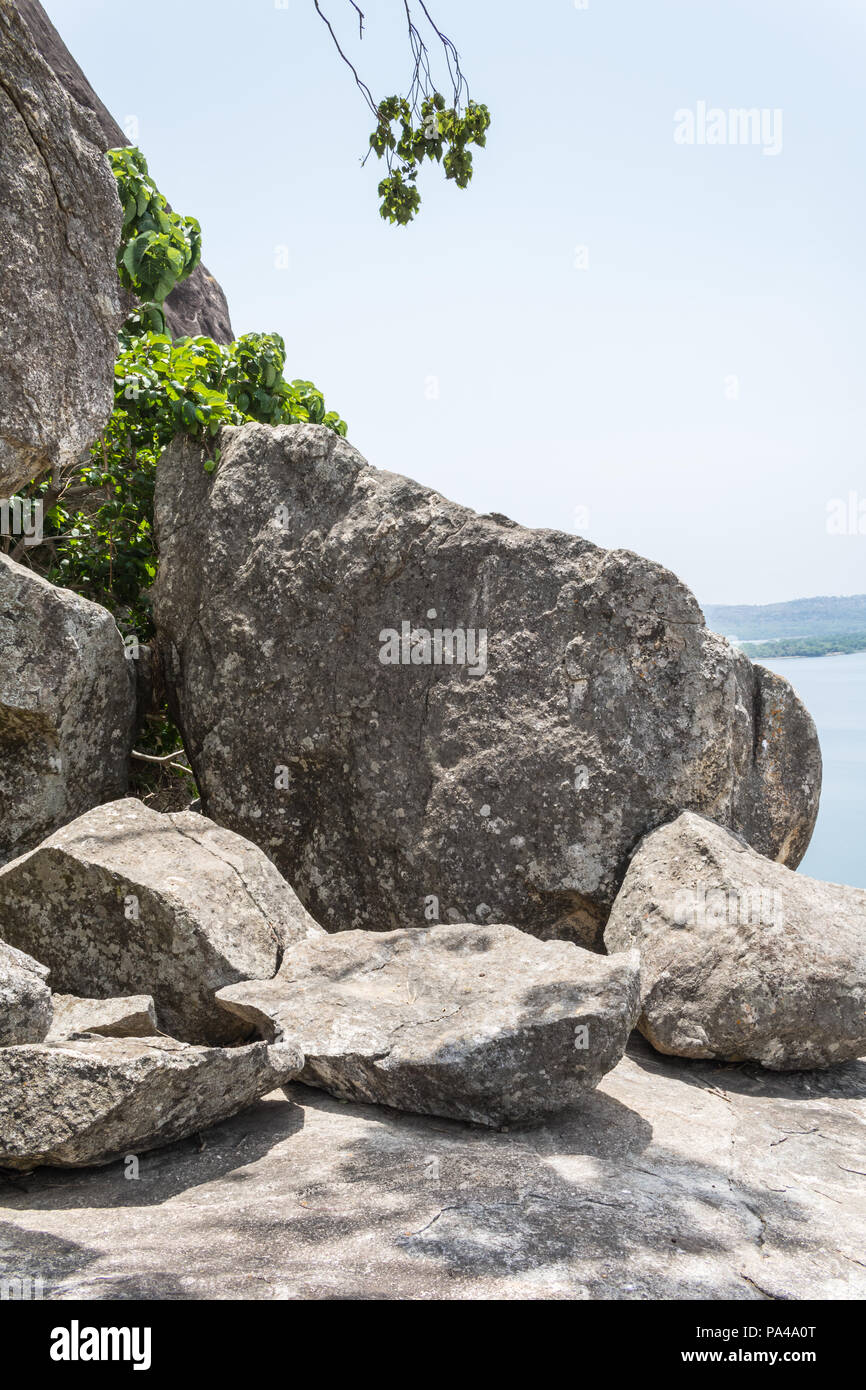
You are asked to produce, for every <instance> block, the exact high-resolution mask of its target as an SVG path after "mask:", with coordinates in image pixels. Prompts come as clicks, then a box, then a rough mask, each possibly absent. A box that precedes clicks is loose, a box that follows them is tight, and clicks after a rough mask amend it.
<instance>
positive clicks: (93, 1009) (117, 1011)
mask: <svg viewBox="0 0 866 1390" xmlns="http://www.w3.org/2000/svg"><path fill="white" fill-rule="evenodd" d="M53 1002H54V1021H53V1023H52V1025H51V1030H50V1032H49V1033H48V1035H47V1036H48V1041H49V1042H57V1041H59V1040H60V1039H61V1038H70V1037H72V1035H73V1033H99V1034H100V1035H101V1036H102V1037H104V1038H150V1037H153V1036H154V1035H155V1034H156V1033H158V1032H159V1029H158V1028H157V1026H156V1008H155V1006H154V1002H153V999H152V998H151V997H150V995H149V994H127V995H123V996H122V997H121V998H118V999H79V998H78V996H77V995H75V994H55V995H54V1000H53Z"/></svg>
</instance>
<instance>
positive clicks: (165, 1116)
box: [0, 1037, 303, 1171]
mask: <svg viewBox="0 0 866 1390" xmlns="http://www.w3.org/2000/svg"><path fill="white" fill-rule="evenodd" d="M302 1065H303V1057H302V1056H301V1053H300V1052H299V1051H298V1049H297V1048H296V1047H294V1046H293V1045H292V1044H291V1043H279V1044H276V1045H273V1046H269V1045H268V1044H267V1043H253V1044H252V1045H251V1046H248V1047H235V1048H215V1047H189V1046H188V1045H187V1044H186V1043H181V1042H177V1041H176V1040H175V1039H174V1038H100V1037H88V1038H77V1039H75V1040H74V1041H67V1042H56V1043H55V1042H52V1043H40V1044H28V1045H25V1046H22V1047H5V1048H0V1168H14V1169H19V1170H25V1171H29V1170H30V1169H32V1168H38V1167H41V1166H42V1165H44V1164H51V1165H54V1166H57V1167H62V1168H83V1167H86V1166H88V1165H89V1164H99V1163H110V1162H111V1161H112V1159H115V1158H119V1157H122V1156H126V1155H128V1154H138V1153H142V1152H144V1151H145V1150H147V1149H154V1148H157V1147H158V1146H159V1145H161V1144H170V1143H172V1142H173V1141H174V1140H176V1139H183V1138H185V1137H186V1136H187V1135H189V1134H196V1133H198V1131H199V1130H202V1129H205V1128H207V1126H208V1125H212V1124H216V1123H217V1122H218V1121H219V1120H224V1119H226V1118H227V1117H228V1116H229V1115H235V1114H237V1112H238V1111H239V1110H243V1109H244V1107H245V1106H247V1105H251V1104H252V1102H253V1101H255V1100H257V1099H258V1098H259V1096H263V1095H266V1094H267V1092H268V1091H273V1090H275V1089H276V1088H277V1087H280V1086H285V1085H286V1084H287V1082H289V1081H290V1080H291V1079H292V1078H293V1077H294V1076H296V1075H297V1073H298V1071H299V1070H300V1068H301V1066H302Z"/></svg>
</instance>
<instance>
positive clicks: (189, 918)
mask: <svg viewBox="0 0 866 1390" xmlns="http://www.w3.org/2000/svg"><path fill="white" fill-rule="evenodd" d="M320 930H321V929H320V928H319V927H317V926H316V924H315V923H314V922H313V921H312V919H311V918H310V916H309V914H308V913H307V912H306V911H305V910H304V908H303V907H302V906H301V904H300V903H299V902H298V900H297V898H296V897H295V895H294V893H293V892H292V890H291V888H290V887H289V885H288V884H287V883H285V882H284V880H283V879H282V878H281V877H280V875H279V873H278V872H277V870H276V869H275V868H274V866H273V864H271V863H270V861H269V860H268V859H267V858H266V856H265V855H264V854H262V852H261V850H258V849H256V847H255V845H251V844H248V843H246V842H245V841H244V840H241V839H240V838H239V837H238V836H237V835H233V834H232V833H231V832H230V831H227V830H221V829H220V828H219V827H218V826H215V825H213V824H212V823H211V822H210V821H208V820H206V819H205V818H204V817H203V816H198V815H195V814H194V813H193V812H190V811H178V812H175V813H174V814H172V815H160V813H159V812H158V811H151V810H149V809H148V808H147V807H146V806H144V805H143V804H142V803H141V802H140V801H134V800H132V799H130V800H123V801H114V802H111V803H110V804H109V805H107V806H100V807H98V808H96V809H95V810H93V811H91V812H89V813H88V814H87V815H86V816H81V817H79V819H78V820H76V821H74V822H73V823H72V825H68V826H66V827H65V828H64V829H63V830H60V831H58V832H57V834H55V835H52V836H51V837H50V838H49V839H48V840H46V841H45V842H44V844H42V845H40V846H39V848H38V849H36V850H33V851H32V853H30V854H26V855H23V856H22V857H21V858H19V859H16V860H14V861H13V862H12V863H11V864H8V865H7V866H6V867H5V868H4V869H2V870H0V936H2V937H3V938H4V939H5V940H7V941H9V942H11V944H12V945H13V946H17V947H19V949H21V950H28V949H29V950H30V951H31V952H32V953H33V954H34V955H35V956H36V957H37V959H41V960H43V961H44V963H45V964H46V965H48V966H49V968H50V970H51V983H52V985H53V986H54V988H55V989H57V990H60V991H62V992H63V993H65V994H76V995H80V996H84V997H85V998H86V997H90V996H93V997H97V998H109V997H111V996H114V995H118V994H124V993H135V994H150V995H152V996H153V998H154V1001H155V1003H156V1009H157V1013H158V1016H159V1020H160V1026H161V1027H162V1029H163V1030H164V1031H165V1032H167V1033H171V1034H172V1035H174V1036H176V1037H179V1038H181V1039H183V1040H184V1041H186V1042H208V1043H228V1042H233V1041H236V1040H237V1039H238V1038H241V1037H243V1036H244V1029H243V1027H242V1026H241V1025H240V1023H239V1022H238V1020H237V1019H233V1018H231V1017H230V1016H229V1015H228V1014H227V1013H226V1012H225V1010H223V1009H220V1008H219V1007H218V1006H217V1005H215V1004H214V1002H213V992H214V990H216V989H219V988H220V986H222V985H228V984H233V983H235V982H236V981H238V980H245V979H250V978H264V977H268V976H270V975H273V974H274V972H275V971H276V970H277V968H278V966H279V964H280V959H281V956H282V952H283V949H284V948H285V946H286V945H287V944H289V943H290V942H293V941H301V940H304V939H305V938H306V937H307V936H310V935H314V934H316V933H318V932H320ZM247 1031H249V1030H247Z"/></svg>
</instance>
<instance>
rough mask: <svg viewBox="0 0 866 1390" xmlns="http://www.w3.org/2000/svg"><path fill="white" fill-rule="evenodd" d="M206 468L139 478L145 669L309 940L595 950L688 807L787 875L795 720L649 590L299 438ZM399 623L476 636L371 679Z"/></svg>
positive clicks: (755, 678) (231, 433)
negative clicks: (546, 939) (444, 928)
mask: <svg viewBox="0 0 866 1390" xmlns="http://www.w3.org/2000/svg"><path fill="white" fill-rule="evenodd" d="M221 449H222V458H221V461H220V463H219V466H218V468H217V469H216V472H215V473H213V474H208V473H206V472H205V471H204V469H203V467H202V460H201V455H200V452H199V451H198V450H197V449H196V448H195V447H194V446H192V445H190V444H188V443H186V442H185V441H180V440H178V441H176V442H175V444H174V445H172V447H171V448H170V449H169V450H168V451H167V453H166V454H165V455H163V458H162V459H161V461H160V464H159V469H158V479H157V501H156V521H157V528H158V534H159V548H160V572H159V578H158V580H157V584H156V588H155V596H154V611H155V617H156V622H157V628H158V643H159V647H160V652H161V658H162V665H163V669H164V672H165V675H166V680H167V685H168V688H169V692H170V697H171V700H172V702H173V709H174V712H175V715H176V718H177V720H178V722H179V724H180V726H181V728H182V729H183V732H184V736H185V745H186V749H187V752H188V754H189V757H190V759H191V762H192V765H193V768H194V769H195V774H196V781H197V784H198V786H199V788H200V790H201V794H202V803H203V806H204V809H205V811H206V813H207V814H208V815H209V816H211V817H213V819H214V820H216V821H218V822H219V823H220V824H224V825H228V826H230V827H231V828H232V829H233V830H236V831H238V832H239V833H240V834H243V835H245V836H247V837H248V838H250V839H252V840H255V841H256V843H258V844H260V845H261V846H262V848H263V849H265V850H266V852H267V853H268V854H269V855H270V856H271V857H272V858H273V859H274V862H275V863H276V864H277V865H278V867H279V868H280V869H281V870H282V872H283V873H284V874H285V875H286V877H287V878H288V879H289V880H290V882H291V883H292V884H293V886H294V887H295V889H296V891H297V892H298V894H299V896H300V898H301V900H302V901H303V902H304V903H305V904H306V905H307V907H309V909H310V911H311V912H312V913H313V915H314V916H315V917H316V919H317V920H318V921H320V922H321V923H322V924H323V925H324V926H325V927H327V928H328V929H329V930H331V929H339V930H343V929H347V928H361V927H363V928H372V929H374V930H391V929H395V928H401V927H404V926H414V925H418V926H423V925H424V924H425V922H430V921H435V920H437V914H438V920H440V921H452V922H453V921H458V922H460V921H477V922H483V923H489V922H502V921H505V922H511V923H513V924H515V925H516V926H519V927H522V928H525V929H526V930H529V931H532V932H534V933H536V934H538V935H542V936H545V935H555V936H562V937H568V938H571V939H574V940H577V941H580V942H582V943H586V944H594V945H597V944H598V940H599V937H600V932H601V929H602V927H603V923H604V921H605V920H606V917H607V914H608V912H609V910H610V907H611V905H612V903H613V899H614V897H615V896H616V892H617V890H618V888H619V885H620V882H621V880H622V875H623V874H624V872H625V869H626V866H627V862H628V856H629V854H630V852H631V851H632V849H633V848H634V845H635V844H636V843H637V841H638V840H639V839H640V837H641V836H642V835H643V834H645V833H646V832H647V831H648V830H651V829H653V828H654V827H655V826H656V825H658V824H659V823H660V822H663V821H665V820H667V819H670V818H671V817H672V816H674V815H676V814H677V813H678V812H679V811H680V810H681V809H683V808H691V809H694V810H698V811H701V812H703V813H705V814H707V815H711V816H713V817H714V818H715V819H717V820H719V821H720V822H722V823H724V824H728V825H730V826H732V827H733V828H735V829H736V830H738V831H740V832H742V833H743V834H745V835H746V837H747V838H748V839H749V840H750V842H751V843H753V844H754V845H755V846H756V848H758V849H759V850H761V852H762V853H765V854H768V855H770V856H772V857H777V856H778V857H781V858H783V859H784V860H785V862H787V863H790V864H796V863H797V862H798V861H799V859H800V857H801V855H802V854H803V853H804V851H805V849H806V846H807V845H808V842H809V837H810V835H811V831H812V827H813V824H814V820H815V815H816V812H817V807H818V797H819V788H820V780H821V776H820V766H821V764H820V752H819V748H818V742H817V737H816V734H815V729H814V725H813V723H812V721H811V719H810V718H809V716H808V714H807V713H806V711H805V710H804V709H803V707H802V705H801V704H800V703H799V701H798V700H797V698H796V696H795V695H794V693H793V691H792V690H791V688H790V686H788V685H787V684H786V682H785V681H783V680H782V679H781V678H780V677H778V676H773V675H771V674H770V673H769V672H767V671H765V670H763V669H762V668H761V667H757V666H753V665H752V664H751V663H750V662H749V661H748V659H747V658H746V657H744V656H742V655H740V654H738V653H737V652H736V651H735V650H734V649H733V648H732V647H731V646H730V645H729V644H728V643H727V642H726V641H725V640H724V639H723V638H720V637H717V636H715V635H713V634H712V633H710V632H708V631H707V629H706V628H705V626H704V623H703V620H702V616H701V612H700V609H699V607H698V605H697V603H696V601H695V599H694V598H693V597H692V595H691V594H690V593H689V591H688V590H687V589H686V588H685V587H684V586H683V585H682V584H681V583H680V582H679V581H678V580H677V579H676V578H675V577H674V575H672V574H670V573H669V572H668V571H667V570H664V569H662V568H661V567H660V566H658V565H655V564H652V563H650V562H649V561H648V560H643V559H641V558H640V557H639V556H637V555H633V554H631V553H629V552H627V551H610V552H608V551H604V550H600V549H599V548H598V547H596V546H594V545H592V544H590V543H589V542H587V541H585V540H581V539H579V538H577V537H575V536H567V535H564V534H562V533H560V532H556V531H529V530H526V529H524V528H523V527H520V526H517V525H515V524H514V523H512V522H509V521H508V520H506V519H505V518H502V517H493V516H486V517H485V516H477V515H475V514H474V513H473V512H471V511H469V510H467V509H466V508H465V507H459V506H456V505H455V504H454V503H452V502H448V501H446V500H445V499H444V498H443V497H441V496H439V494H438V493H435V492H431V491H430V490H429V489H427V488H424V487H421V486H419V485H418V484H417V483H414V482H411V481H410V480H409V479H407V478H402V477H398V476H396V475H394V474H390V473H384V472H380V471H378V470H376V469H374V468H371V467H368V466H367V465H366V464H365V463H364V460H363V459H362V458H361V456H360V454H358V453H357V451H356V450H355V449H353V448H352V447H351V445H349V444H347V443H346V442H345V441H342V440H340V439H338V438H337V437H336V436H335V435H334V434H332V433H330V432H329V431H328V430H326V429H325V428H323V427H320V426H315V425H304V426H281V427H278V428H276V429H273V428H270V427H267V426H263V425H256V424H250V425H246V426H244V427H242V428H240V429H229V430H226V431H225V433H224V435H223V437H222V440H221ZM430 613H435V615H436V616H435V617H429V616H428V615H429V614H430ZM403 623H406V625H407V628H409V629H412V628H415V629H418V628H419V627H423V628H424V629H426V630H427V632H428V633H431V634H432V633H434V631H435V629H437V628H439V629H441V630H447V629H450V630H452V631H453V630H455V629H462V630H464V632H466V634H467V635H466V641H467V643H471V642H472V641H476V642H480V639H479V638H478V636H477V634H478V632H479V631H480V630H486V632H487V648H486V663H485V661H484V660H483V659H482V658H483V653H482V649H481V647H480V645H478V646H477V647H476V648H475V650H474V652H470V651H469V650H468V648H467V653H466V655H467V657H468V656H471V655H474V657H475V660H474V663H470V662H469V661H467V664H464V665H460V664H451V665H449V664H444V662H443V664H435V661H434V662H433V663H431V664H423V663H421V664H414V665H413V664H409V665H402V664H399V665H391V664H383V662H382V660H380V656H381V655H383V654H384V655H388V654H389V650H388V648H389V643H388V640H387V638H383V637H382V633H385V632H387V631H388V630H393V631H395V632H396V633H397V634H398V635H400V636H402V625H403ZM468 630H471V631H472V633H473V634H474V636H473V637H470V636H469V635H468ZM451 651H452V648H451V643H450V639H443V650H442V653H441V654H442V655H443V656H444V655H445V653H446V652H447V654H449V655H450V654H451ZM454 652H455V654H456V655H457V656H458V657H459V656H460V655H461V653H460V650H459V646H457V645H455V648H454ZM416 654H417V655H419V656H424V655H426V654H428V653H427V652H425V648H424V645H423V641H420V642H419V643H418V644H417V646H416ZM410 655H411V652H410ZM429 655H430V656H432V657H433V658H435V657H436V655H437V649H436V647H435V645H433V642H432V640H431V644H430V649H429ZM473 671H474V674H473Z"/></svg>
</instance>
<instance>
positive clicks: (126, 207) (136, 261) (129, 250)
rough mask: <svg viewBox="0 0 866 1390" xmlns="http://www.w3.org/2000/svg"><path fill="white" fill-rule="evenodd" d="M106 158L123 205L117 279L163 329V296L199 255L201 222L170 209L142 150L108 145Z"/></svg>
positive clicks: (191, 268) (144, 315) (188, 272)
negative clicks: (153, 178)
mask: <svg viewBox="0 0 866 1390" xmlns="http://www.w3.org/2000/svg"><path fill="white" fill-rule="evenodd" d="M108 158H109V161H110V163H111V167H112V170H113V172H114V177H115V178H116V179H117V191H118V194H119V196H120V202H121V206H122V208H123V230H122V232H121V241H120V247H119V248H118V252H117V273H118V276H119V278H120V283H121V284H122V285H123V287H124V289H127V290H132V292H133V293H134V294H135V295H137V297H138V299H139V300H140V301H141V303H140V305H139V314H140V321H141V322H145V321H146V322H147V323H148V326H149V327H151V328H154V329H155V330H156V331H157V332H159V333H162V332H164V331H165V316H164V314H163V310H162V306H163V304H164V302H165V300H166V298H167V297H168V295H170V294H171V292H172V290H173V289H174V287H175V285H176V284H177V283H178V282H179V281H180V280H185V279H186V277H187V276H188V275H191V274H192V272H193V271H194V270H195V268H196V266H197V265H198V263H199V261H200V260H201V227H200V226H199V224H198V222H197V221H196V219H195V218H194V217H179V216H178V214H177V213H176V212H170V211H169V208H168V204H167V203H166V201H165V198H163V196H162V194H161V193H160V192H159V190H158V188H157V187H156V184H155V183H154V182H153V180H152V179H151V177H150V173H149V172H148V168H147V160H146V159H145V157H144V155H143V154H142V153H141V150H138V149H136V148H135V147H134V146H130V147H129V148H128V149H119V150H109V151H108Z"/></svg>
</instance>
